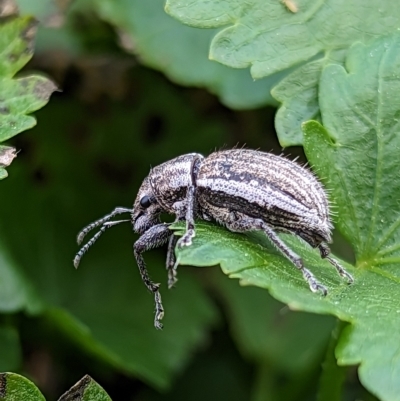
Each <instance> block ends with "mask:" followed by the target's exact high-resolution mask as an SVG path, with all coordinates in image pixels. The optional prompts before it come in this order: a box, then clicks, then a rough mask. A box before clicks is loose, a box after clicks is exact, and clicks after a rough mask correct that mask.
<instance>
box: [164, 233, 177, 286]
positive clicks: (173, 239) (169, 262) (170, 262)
mask: <svg viewBox="0 0 400 401" xmlns="http://www.w3.org/2000/svg"><path fill="white" fill-rule="evenodd" d="M178 238H179V237H177V236H176V235H174V234H172V235H171V236H170V237H169V241H168V251H167V259H166V263H165V264H166V268H167V272H168V288H172V287H173V286H174V285H175V284H176V282H177V281H178V279H177V278H176V276H177V272H176V268H175V261H176V258H175V245H176V243H177V242H178Z"/></svg>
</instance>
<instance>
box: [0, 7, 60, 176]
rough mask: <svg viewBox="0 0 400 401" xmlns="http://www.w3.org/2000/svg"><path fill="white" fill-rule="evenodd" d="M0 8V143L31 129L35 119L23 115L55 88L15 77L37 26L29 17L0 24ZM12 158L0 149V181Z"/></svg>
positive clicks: (42, 102) (12, 153) (43, 81)
mask: <svg viewBox="0 0 400 401" xmlns="http://www.w3.org/2000/svg"><path fill="white" fill-rule="evenodd" d="M3 8H4V6H3V5H2V4H0V88H1V95H0V143H1V142H4V141H5V140H7V139H10V138H12V137H13V136H14V135H17V134H18V133H20V132H22V131H25V130H27V129H29V128H32V127H33V126H34V125H35V124H36V119H35V118H34V117H32V116H30V115H27V114H30V113H32V112H33V111H35V110H37V109H40V108H41V107H43V106H44V105H45V104H46V103H47V101H48V99H49V97H50V95H51V94H52V93H53V91H54V90H55V89H56V87H55V85H54V84H53V82H52V81H50V80H49V79H47V78H45V77H43V76H41V75H27V76H24V77H20V78H15V74H16V73H17V72H18V71H19V70H20V69H21V68H22V67H23V66H24V65H25V64H26V63H27V62H28V61H29V60H30V58H31V57H32V54H33V41H34V38H35V33H36V25H37V23H36V21H35V20H34V19H33V18H31V17H25V18H11V19H10V20H5V19H4V21H3V22H2V19H1V15H2V12H1V11H3ZM14 157H15V149H13V148H11V147H5V146H0V179H2V178H5V177H7V171H6V170H5V167H7V166H9V165H10V164H11V162H12V160H13V159H14Z"/></svg>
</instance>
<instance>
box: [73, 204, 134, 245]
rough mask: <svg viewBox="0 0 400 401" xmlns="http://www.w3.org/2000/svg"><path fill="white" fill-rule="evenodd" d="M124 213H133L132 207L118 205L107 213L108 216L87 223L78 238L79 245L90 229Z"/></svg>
mask: <svg viewBox="0 0 400 401" xmlns="http://www.w3.org/2000/svg"><path fill="white" fill-rule="evenodd" d="M122 213H132V209H128V208H126V207H116V208H115V209H114V210H113V211H112V212H111V213H109V214H107V215H106V216H104V217H102V218H101V219H99V220H96V221H94V222H93V223H90V224H89V225H87V226H86V227H85V228H83V229H82V230H81V231H80V232H79V234H78V237H77V239H76V241H77V242H78V245H80V244H81V243H82V241H83V239H84V238H85V236H86V234H87V233H88V232H89V231H92V230H93V229H94V228H96V227H100V226H101V225H103V224H104V223H105V222H106V221H108V220H111V219H112V218H113V217H115V216H117V215H119V214H122Z"/></svg>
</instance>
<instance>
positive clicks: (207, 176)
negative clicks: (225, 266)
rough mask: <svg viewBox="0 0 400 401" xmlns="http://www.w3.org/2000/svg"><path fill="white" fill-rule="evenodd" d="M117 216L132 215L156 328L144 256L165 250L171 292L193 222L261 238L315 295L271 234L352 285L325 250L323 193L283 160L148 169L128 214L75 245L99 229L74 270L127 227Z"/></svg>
mask: <svg viewBox="0 0 400 401" xmlns="http://www.w3.org/2000/svg"><path fill="white" fill-rule="evenodd" d="M161 212H167V213H170V214H173V215H175V218H176V220H175V221H185V222H186V232H185V234H184V235H183V236H182V237H181V238H180V239H178V238H177V237H175V236H174V234H173V233H172V232H171V231H170V230H169V228H168V227H169V225H168V224H166V223H162V222H161V221H160V213H161ZM122 213H130V214H131V222H132V225H133V229H134V231H136V232H137V233H139V234H140V235H141V237H140V238H139V239H138V240H137V241H136V242H135V243H134V246H133V248H134V249H133V252H134V256H135V258H136V262H137V264H138V267H139V271H140V274H141V277H142V280H143V282H144V284H145V285H146V287H147V288H148V289H149V290H150V291H151V292H152V293H153V294H154V300H155V305H156V315H155V320H154V325H155V327H156V328H161V327H162V325H161V319H162V318H163V316H164V308H163V306H162V302H161V295H160V293H159V286H160V284H156V283H153V282H152V281H151V279H150V277H149V275H148V272H147V269H146V265H145V262H144V259H143V256H142V254H143V252H145V251H147V250H149V249H151V248H154V247H158V246H161V245H162V244H164V243H166V242H168V253H167V260H166V267H167V271H168V286H169V287H172V286H173V285H174V284H175V282H176V260H175V254H174V249H175V245H176V244H177V245H178V246H181V247H182V246H190V245H191V243H192V239H193V238H194V236H195V234H196V231H195V225H194V218H195V217H197V218H200V219H204V220H214V221H217V222H218V223H220V224H222V225H224V226H225V227H226V228H227V229H229V230H231V231H234V232H246V231H254V230H261V231H263V232H264V233H265V235H266V236H267V237H268V238H269V240H270V241H271V242H272V243H273V244H274V245H275V247H276V248H277V249H278V250H279V251H280V252H281V253H282V254H283V255H284V256H285V257H286V258H287V259H289V260H290V261H291V262H292V263H293V265H294V266H295V267H296V268H297V269H299V270H300V272H301V273H302V275H303V277H304V279H305V280H306V281H307V283H308V285H309V287H310V289H311V291H313V292H317V291H319V292H321V293H322V294H323V295H326V294H327V289H326V287H325V286H323V285H322V284H320V283H319V282H318V281H317V279H316V278H315V277H314V275H313V274H312V273H311V272H310V271H309V270H308V269H306V268H305V267H304V265H303V261H302V259H301V257H300V256H299V255H297V254H296V253H295V252H294V251H292V250H291V249H290V248H289V247H288V246H287V245H286V244H285V243H284V242H283V241H282V239H281V238H280V237H279V236H278V235H277V234H276V233H277V232H286V233H291V234H294V235H297V236H299V237H300V238H302V239H303V240H304V241H306V242H307V243H308V244H310V245H311V246H312V247H313V248H318V249H319V252H320V255H321V257H322V258H326V259H327V260H328V261H329V262H330V263H331V264H332V265H333V266H334V267H335V269H336V270H337V272H338V273H339V274H340V275H341V276H342V277H344V278H345V279H346V280H347V281H348V282H349V283H352V282H353V278H352V276H351V275H350V274H349V273H347V272H346V270H345V269H344V268H343V267H342V266H341V265H340V264H339V263H338V262H337V261H336V260H335V259H333V258H332V257H331V256H330V255H329V254H330V250H329V247H328V245H327V243H329V242H330V241H331V228H332V225H331V222H330V218H329V204H328V200H327V196H326V193H325V191H324V189H323V187H322V185H321V184H320V183H319V181H318V180H317V179H316V178H315V177H314V175H313V174H312V173H311V172H310V171H308V170H307V169H305V168H304V167H302V166H300V165H299V164H297V163H295V162H292V161H290V160H288V159H286V158H284V157H280V156H275V155H272V154H270V153H264V152H260V151H255V150H250V149H232V150H224V151H220V152H214V153H212V154H211V155H209V156H208V157H206V158H204V157H203V156H202V155H200V154H198V153H190V154H186V155H183V156H179V157H176V158H175V159H172V160H170V161H168V162H165V163H163V164H160V165H159V166H157V167H154V168H153V169H152V170H151V171H150V173H149V175H148V176H147V177H146V178H145V179H144V180H143V183H142V185H141V187H140V189H139V191H138V194H137V197H136V200H135V202H134V205H133V208H132V209H127V208H116V209H115V210H114V211H113V212H112V213H110V214H108V215H106V216H105V217H103V218H102V219H99V220H97V221H95V222H94V223H92V224H90V225H88V226H87V227H85V228H84V229H83V230H82V231H81V232H80V234H79V235H78V243H80V242H81V241H82V239H83V237H84V236H85V235H86V234H87V233H88V232H89V231H90V230H92V229H93V228H95V227H100V230H99V231H98V232H97V233H96V234H95V235H94V236H93V237H92V239H91V240H89V242H88V243H87V244H86V245H84V246H83V247H82V248H81V249H80V250H79V252H78V253H77V255H76V256H75V259H74V265H75V267H78V265H79V263H80V260H81V258H82V256H83V255H84V254H85V253H86V251H87V250H88V249H89V247H90V246H91V245H93V243H94V242H95V241H96V240H97V239H98V238H99V236H100V235H101V234H102V233H103V232H104V231H105V230H106V229H107V228H109V227H111V226H113V225H115V224H118V223H120V222H122V221H126V220H122V221H110V220H111V219H112V218H113V217H115V216H117V215H119V214H122Z"/></svg>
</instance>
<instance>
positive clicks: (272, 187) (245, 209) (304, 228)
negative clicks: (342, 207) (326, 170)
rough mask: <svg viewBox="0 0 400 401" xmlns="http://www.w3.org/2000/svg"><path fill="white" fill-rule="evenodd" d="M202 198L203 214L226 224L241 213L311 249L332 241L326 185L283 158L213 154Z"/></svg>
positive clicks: (201, 183) (204, 167) (202, 173)
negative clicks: (287, 233)
mask: <svg viewBox="0 0 400 401" xmlns="http://www.w3.org/2000/svg"><path fill="white" fill-rule="evenodd" d="M197 197H198V202H199V205H200V208H201V210H203V211H204V212H205V214H207V215H209V216H211V217H213V218H215V219H216V220H217V221H219V222H220V223H222V224H223V223H224V220H225V219H226V218H227V216H228V215H229V213H231V212H240V213H242V214H244V215H247V216H249V217H252V218H260V219H262V220H264V221H265V222H267V223H268V224H270V225H271V226H273V227H275V228H276V229H278V230H279V228H281V229H282V230H285V231H286V230H288V231H291V232H293V233H295V234H297V235H300V236H302V237H303V238H305V239H306V240H308V242H309V243H310V244H311V243H312V245H315V244H318V243H319V242H321V241H327V242H329V241H330V230H331V224H330V220H329V208H328V201H327V197H326V194H325V191H324V189H323V187H322V185H321V184H320V183H319V182H318V181H317V179H316V178H315V177H314V175H313V174H312V173H311V172H310V171H308V170H307V169H305V168H303V167H302V166H300V165H298V164H297V163H295V162H292V161H290V160H288V159H286V158H283V157H279V156H275V155H272V154H270V153H263V152H259V151H253V150H250V149H232V150H227V151H221V152H215V153H212V154H211V155H210V156H208V157H207V158H206V159H205V160H204V161H203V163H202V164H201V166H200V169H199V172H198V175H197ZM231 215H232V213H231Z"/></svg>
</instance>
